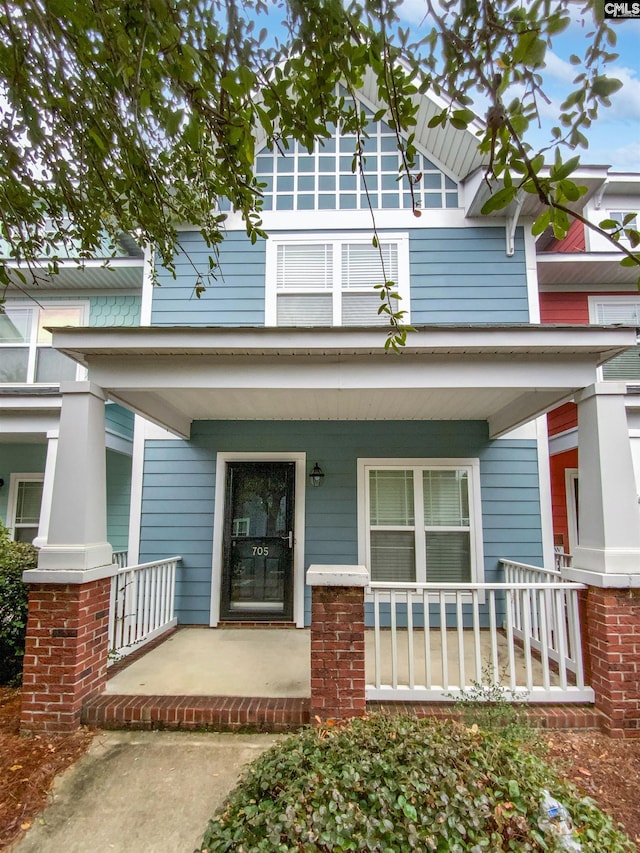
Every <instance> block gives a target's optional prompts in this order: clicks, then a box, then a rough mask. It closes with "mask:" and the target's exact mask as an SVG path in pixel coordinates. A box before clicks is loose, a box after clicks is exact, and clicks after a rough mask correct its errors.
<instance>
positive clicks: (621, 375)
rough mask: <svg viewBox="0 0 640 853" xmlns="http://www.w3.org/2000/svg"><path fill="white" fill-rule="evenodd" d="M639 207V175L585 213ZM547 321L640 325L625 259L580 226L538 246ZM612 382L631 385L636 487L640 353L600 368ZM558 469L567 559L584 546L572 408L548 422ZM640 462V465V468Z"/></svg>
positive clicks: (559, 523)
mask: <svg viewBox="0 0 640 853" xmlns="http://www.w3.org/2000/svg"><path fill="white" fill-rule="evenodd" d="M639 208H640V179H639V177H638V176H637V175H626V174H609V175H608V176H607V177H606V179H603V182H602V185H601V187H600V188H599V189H598V190H596V191H595V192H594V193H593V194H592V195H591V196H590V197H588V201H587V202H586V204H585V207H584V214H585V216H586V217H587V218H588V219H589V221H591V222H594V223H596V224H597V223H599V222H600V221H602V220H603V219H605V218H607V219H618V220H621V219H622V216H623V215H624V214H626V213H627V212H629V211H635V210H638V209H639ZM537 259H538V283H539V290H540V321H541V322H542V323H549V324H559V325H565V324H573V323H575V324H580V325H587V324H589V323H598V324H600V323H606V324H616V325H617V324H622V325H640V293H639V292H638V286H637V278H638V276H637V271H636V270H635V269H630V268H624V267H621V266H620V264H619V260H620V255H619V252H617V251H616V249H615V247H614V246H612V245H611V243H609V242H608V241H606V240H605V239H604V238H603V237H602V236H601V235H599V234H597V233H595V232H593V231H591V230H590V229H589V228H587V227H586V226H585V225H584V224H583V223H582V222H580V221H575V222H574V223H573V225H572V226H571V228H570V230H569V233H568V234H567V236H566V237H565V238H564V239H563V240H557V239H555V238H554V237H553V235H550V234H546V235H542V237H541V238H540V239H539V240H538V244H537ZM601 374H602V375H601V377H600V378H601V379H602V380H603V381H605V382H609V381H616V382H624V383H626V386H627V387H626V391H627V395H626V398H625V405H626V410H627V419H628V421H629V440H630V443H631V452H632V456H633V459H634V468H635V472H636V482H640V477H639V473H640V432H638V431H637V429H636V424H635V419H636V418H638V417H640V410H639V409H638V396H637V392H638V389H637V387H636V386H640V348H638V347H636V348H635V349H632V350H630V351H629V352H628V353H625V354H624V355H623V356H619V357H618V358H616V359H613V361H611V362H609V363H608V364H607V365H605V366H604V368H601ZM547 423H548V433H549V452H550V468H551V490H552V508H553V529H554V541H555V544H556V547H557V548H559V549H560V548H561V549H562V550H564V551H565V552H567V553H570V552H572V551H573V550H574V549H575V547H576V545H577V537H578V528H577V518H578V511H577V507H578V485H577V477H578V416H577V406H576V405H575V403H573V402H567V403H565V404H564V405H562V406H559V407H558V408H556V409H554V410H553V411H551V412H550V413H549V414H548V416H547ZM636 460H638V462H636Z"/></svg>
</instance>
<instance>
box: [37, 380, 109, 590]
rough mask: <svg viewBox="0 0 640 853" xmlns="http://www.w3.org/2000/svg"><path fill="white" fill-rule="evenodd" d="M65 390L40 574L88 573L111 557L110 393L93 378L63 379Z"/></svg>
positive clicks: (39, 568) (62, 386) (105, 564)
mask: <svg viewBox="0 0 640 853" xmlns="http://www.w3.org/2000/svg"><path fill="white" fill-rule="evenodd" d="M60 390H61V392H62V411H61V414H60V429H59V438H58V448H57V458H56V464H55V477H54V482H53V493H52V499H51V515H50V519H49V531H48V536H47V542H46V544H45V545H43V547H42V548H41V550H40V554H39V558H38V569H37V570H36V571H37V572H39V573H41V572H42V570H45V571H49V570H62V571H65V572H87V571H90V570H92V569H96V568H98V567H102V566H109V567H110V566H111V562H112V559H111V555H112V549H111V545H110V544H109V543H108V542H107V496H106V492H107V489H106V458H105V437H104V436H105V420H104V401H105V397H104V394H103V392H102V389H101V388H99V387H98V386H96V385H94V384H93V383H91V382H63V383H62V385H61V388H60ZM94 574H95V573H92V576H93V575H94ZM85 579H86V580H88V579H89V578H85ZM29 580H33V581H35V580H36V578H35V577H34V578H29ZM40 580H42V579H41V578H40ZM61 580H62V579H61Z"/></svg>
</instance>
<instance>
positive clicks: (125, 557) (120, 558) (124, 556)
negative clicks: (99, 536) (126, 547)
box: [112, 551, 129, 569]
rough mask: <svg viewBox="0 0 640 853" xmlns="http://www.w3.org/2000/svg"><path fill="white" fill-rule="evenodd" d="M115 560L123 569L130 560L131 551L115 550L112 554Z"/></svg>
mask: <svg viewBox="0 0 640 853" xmlns="http://www.w3.org/2000/svg"><path fill="white" fill-rule="evenodd" d="M112 559H113V562H114V563H115V564H116V566H118V567H119V568H121V569H124V567H125V566H126V565H127V563H128V562H129V552H128V551H114V552H113V556H112Z"/></svg>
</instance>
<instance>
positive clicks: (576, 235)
mask: <svg viewBox="0 0 640 853" xmlns="http://www.w3.org/2000/svg"><path fill="white" fill-rule="evenodd" d="M585 248H586V245H585V241H584V225H583V224H582V222H580V221H579V220H577V219H575V220H574V221H573V222H572V223H571V227H570V228H569V231H568V232H567V236H566V237H565V238H564V239H563V240H552V241H551V243H549V245H548V246H547V247H546V248H545V251H546V252H584V250H585Z"/></svg>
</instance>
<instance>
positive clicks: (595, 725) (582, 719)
mask: <svg viewBox="0 0 640 853" xmlns="http://www.w3.org/2000/svg"><path fill="white" fill-rule="evenodd" d="M519 710H523V711H524V713H525V715H526V717H527V719H528V721H529V722H530V723H531V725H533V726H538V727H539V728H541V729H587V730H594V731H598V730H601V729H602V728H603V723H604V716H603V714H602V713H601V712H600V711H598V710H596V709H595V708H594V707H593V706H592V705H570V704H567V705H545V704H542V703H541V704H539V705H537V704H536V705H534V704H530V705H527V704H526V703H525V704H524V705H521V706H519ZM367 711H368V712H369V713H370V714H378V713H382V714H410V715H412V716H414V717H432V718H434V719H438V720H460V719H463V718H465V717H466V716H467V714H468V710H467V712H466V713H465V711H457V710H456V709H455V708H454V707H453V706H452V705H451V704H447V703H444V702H442V703H441V702H432V703H422V702H367Z"/></svg>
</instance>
